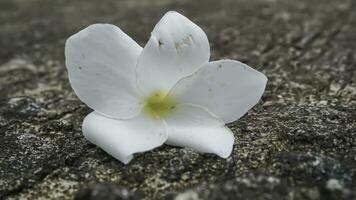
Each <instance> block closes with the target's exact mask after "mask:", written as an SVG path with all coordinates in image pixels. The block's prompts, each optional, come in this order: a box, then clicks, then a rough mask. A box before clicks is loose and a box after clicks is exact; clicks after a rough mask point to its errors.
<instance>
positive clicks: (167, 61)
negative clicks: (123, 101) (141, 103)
mask: <svg viewBox="0 0 356 200" xmlns="http://www.w3.org/2000/svg"><path fill="white" fill-rule="evenodd" d="M209 57H210V47H209V41H208V38H207V36H206V35H205V33H204V31H203V30H202V29H201V28H199V27H198V26H197V25H196V24H194V23H193V22H191V21H190V20H189V19H187V18H186V17H184V16H183V15H181V14H179V13H177V12H172V11H171V12H168V13H166V14H165V15H164V16H163V18H162V19H161V20H160V21H159V22H158V23H157V25H156V26H155V28H154V30H153V32H152V34H151V38H150V40H149V41H148V43H147V44H146V46H145V47H144V49H143V51H142V54H141V55H140V57H139V61H138V66H137V83H138V87H139V88H140V89H141V90H142V92H143V93H144V94H145V95H149V94H150V93H151V92H152V91H155V90H163V91H166V92H168V91H169V90H170V89H171V87H173V85H174V84H175V83H176V82H177V81H178V80H179V79H181V78H182V77H184V76H186V75H189V74H191V73H193V72H194V71H196V70H197V69H198V68H199V67H201V66H202V65H203V64H205V63H207V62H209Z"/></svg>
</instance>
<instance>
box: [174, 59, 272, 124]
mask: <svg viewBox="0 0 356 200" xmlns="http://www.w3.org/2000/svg"><path fill="white" fill-rule="evenodd" d="M266 83H267V77H266V76H265V75H264V74H262V73H260V72H258V71H256V70H254V69H252V68H251V67H249V66H247V65H245V64H243V63H241V62H238V61H233V60H220V61H216V62H210V63H208V64H206V65H204V66H203V67H202V68H201V69H200V70H198V71H197V72H196V73H194V74H193V75H191V76H188V77H186V78H183V79H182V80H180V81H179V82H178V83H177V85H175V86H174V87H173V89H172V90H171V92H170V94H171V95H172V96H174V97H175V98H176V100H177V101H178V102H181V103H189V104H197V105H200V106H203V107H205V108H207V109H208V110H209V111H211V112H212V113H214V114H215V115H217V116H218V117H219V118H220V119H222V120H223V121H224V122H225V123H228V122H232V121H235V120H237V119H239V118H240V117H242V116H243V115H244V114H245V113H246V112H247V111H248V110H249V109H251V108H252V107H253V106H254V105H255V104H256V103H257V102H258V101H259V99H260V98H261V96H262V94H263V91H264V90H265V87H266Z"/></svg>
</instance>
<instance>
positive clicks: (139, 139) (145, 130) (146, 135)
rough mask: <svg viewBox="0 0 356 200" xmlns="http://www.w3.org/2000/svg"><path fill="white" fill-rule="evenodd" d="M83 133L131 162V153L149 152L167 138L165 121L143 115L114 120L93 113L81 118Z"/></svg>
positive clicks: (114, 155)
mask: <svg viewBox="0 0 356 200" xmlns="http://www.w3.org/2000/svg"><path fill="white" fill-rule="evenodd" d="M83 134H84V136H85V137H86V138H87V139H88V140H89V141H90V142H92V143H93V144H95V145H97V146H99V147H100V148H102V149H103V150H104V151H106V152H107V153H108V154H110V155H112V156H113V157H115V158H116V159H118V160H120V161H121V162H123V163H125V164H127V163H129V162H130V160H131V159H132V158H133V154H134V153H138V152H144V151H149V150H151V149H153V148H155V147H158V146H161V145H162V144H163V143H164V142H165V141H166V140H167V132H166V126H165V124H164V122H163V121H162V120H156V119H153V118H147V117H145V116H142V115H139V116H137V117H135V118H133V119H129V120H116V119H111V118H107V117H104V116H102V115H100V114H97V113H95V112H92V113H90V114H89V115H88V116H86V117H85V119H84V121H83Z"/></svg>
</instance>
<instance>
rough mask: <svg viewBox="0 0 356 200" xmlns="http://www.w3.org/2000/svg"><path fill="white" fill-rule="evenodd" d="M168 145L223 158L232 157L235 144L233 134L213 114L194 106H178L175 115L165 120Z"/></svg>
mask: <svg viewBox="0 0 356 200" xmlns="http://www.w3.org/2000/svg"><path fill="white" fill-rule="evenodd" d="M165 121H166V123H167V127H168V129H167V131H168V140H167V142H166V143H167V144H171V145H176V146H182V147H188V148H192V149H195V150H197V151H199V152H203V153H214V154H216V155H218V156H220V157H222V158H227V157H229V156H230V154H231V151H232V147H233V144H234V135H233V133H232V132H231V131H230V130H229V129H228V128H227V127H225V126H224V123H223V122H222V121H220V120H219V119H218V118H217V117H215V116H214V115H213V114H211V113H209V112H208V111H207V110H205V109H204V108H201V107H198V106H194V105H182V104H181V105H177V106H176V107H175V110H174V113H172V115H170V116H169V117H167V118H165Z"/></svg>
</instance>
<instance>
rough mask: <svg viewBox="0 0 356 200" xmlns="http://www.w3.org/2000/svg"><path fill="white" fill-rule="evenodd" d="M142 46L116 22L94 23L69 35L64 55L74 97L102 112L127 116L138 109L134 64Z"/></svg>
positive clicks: (114, 115) (116, 116)
mask: <svg viewBox="0 0 356 200" xmlns="http://www.w3.org/2000/svg"><path fill="white" fill-rule="evenodd" d="M141 51H142V48H141V47H140V46H139V45H138V44H137V43H136V42H135V41H133V40H132V39H131V38H130V37H129V36H127V35H126V34H125V33H124V32H122V31H121V30H120V29H119V28H118V27H117V26H114V25H110V24H94V25H91V26H89V27H87V28H85V29H84V30H82V31H80V32H78V33H76V34H74V35H72V36H71V37H70V38H69V39H68V40H67V42H66V46H65V56H66V66H67V69H68V75H69V80H70V83H71V85H72V87H73V89H74V91H75V93H76V94H77V95H78V97H79V98H80V99H81V100H82V101H83V102H84V103H85V104H87V105H88V106H89V107H91V108H92V109H94V110H95V111H97V112H100V113H102V114H104V115H106V116H110V117H114V118H130V117H132V116H135V115H137V113H138V112H139V110H140V106H139V98H138V94H137V93H138V92H137V88H136V84H135V68H136V64H137V59H138V56H139V54H140V53H141Z"/></svg>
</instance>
